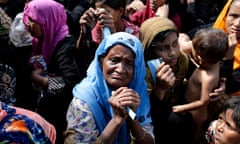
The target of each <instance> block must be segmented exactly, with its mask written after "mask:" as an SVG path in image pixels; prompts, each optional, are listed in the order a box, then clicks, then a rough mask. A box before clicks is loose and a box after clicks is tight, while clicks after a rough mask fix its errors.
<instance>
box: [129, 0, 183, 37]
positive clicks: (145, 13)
mask: <svg viewBox="0 0 240 144" xmlns="http://www.w3.org/2000/svg"><path fill="white" fill-rule="evenodd" d="M154 16H156V15H155V11H153V10H152V9H151V7H150V0H147V2H146V7H145V8H144V9H143V10H141V11H137V12H135V13H133V14H132V15H130V16H129V19H130V22H132V23H133V24H135V25H137V26H139V27H140V26H141V24H142V23H143V22H144V21H145V20H147V19H148V18H151V17H154ZM169 19H171V20H172V21H173V22H174V24H175V25H176V27H177V29H178V31H179V32H181V30H182V20H181V17H180V15H179V14H178V13H177V14H175V15H174V16H172V17H169Z"/></svg>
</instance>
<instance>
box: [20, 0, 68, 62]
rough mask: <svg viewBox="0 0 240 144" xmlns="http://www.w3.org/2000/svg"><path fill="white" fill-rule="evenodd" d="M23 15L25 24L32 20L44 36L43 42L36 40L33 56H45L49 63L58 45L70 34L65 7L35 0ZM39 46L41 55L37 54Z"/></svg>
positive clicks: (56, 3) (48, 1)
mask: <svg viewBox="0 0 240 144" xmlns="http://www.w3.org/2000/svg"><path fill="white" fill-rule="evenodd" d="M23 14H24V16H23V23H24V24H25V25H26V24H27V22H28V19H29V18H31V19H32V20H33V21H35V22H37V23H38V24H39V25H40V28H41V31H42V35H43V37H42V40H41V41H40V40H39V39H37V38H34V40H33V47H34V48H33V54H32V55H43V58H44V59H45V61H46V62H47V63H49V62H50V60H51V58H52V53H53V51H54V49H55V48H56V45H57V44H58V42H59V41H60V40H62V39H63V38H64V37H66V35H68V33H69V31H68V26H67V15H66V12H65V9H64V6H63V5H61V4H60V3H58V2H55V1H54V0H33V1H30V2H29V3H28V4H27V5H26V6H25V8H24V12H23ZM40 42H42V43H41V44H40ZM39 46H41V48H40V51H41V53H39V52H37V51H39V50H38V49H39Z"/></svg>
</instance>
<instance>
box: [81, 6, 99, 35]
mask: <svg viewBox="0 0 240 144" xmlns="http://www.w3.org/2000/svg"><path fill="white" fill-rule="evenodd" d="M96 23H97V16H96V14H95V9H93V8H89V9H88V10H86V12H85V13H84V14H83V15H82V16H81V18H80V20H79V24H80V26H83V25H88V26H89V27H90V28H91V29H92V28H94V27H95V25H96ZM81 28H82V27H81ZM83 32H85V33H86V29H84V30H83Z"/></svg>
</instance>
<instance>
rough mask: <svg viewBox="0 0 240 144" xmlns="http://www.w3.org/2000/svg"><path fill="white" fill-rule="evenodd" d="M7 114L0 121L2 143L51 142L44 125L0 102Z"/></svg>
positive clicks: (46, 143) (0, 142)
mask: <svg viewBox="0 0 240 144" xmlns="http://www.w3.org/2000/svg"><path fill="white" fill-rule="evenodd" d="M0 105H1V108H2V110H4V111H6V113H7V116H6V117H4V118H3V119H2V120H1V121H0V144H10V143H11V144H13V143H16V144H43V143H44V144H51V141H50V140H49V138H48V137H47V136H46V135H45V133H44V130H43V129H42V127H41V126H40V125H39V124H38V123H36V122H35V121H34V120H32V119H31V118H29V117H27V116H25V115H21V114H16V110H15V109H14V108H10V107H8V106H7V105H6V104H4V103H0Z"/></svg>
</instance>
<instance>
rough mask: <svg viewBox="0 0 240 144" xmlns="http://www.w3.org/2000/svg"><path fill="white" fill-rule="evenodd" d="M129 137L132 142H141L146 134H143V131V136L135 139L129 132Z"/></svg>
mask: <svg viewBox="0 0 240 144" xmlns="http://www.w3.org/2000/svg"><path fill="white" fill-rule="evenodd" d="M130 136H131V138H132V140H134V141H141V140H143V139H144V137H145V136H146V132H145V130H143V135H142V136H141V137H139V138H135V137H134V136H133V135H132V132H130Z"/></svg>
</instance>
